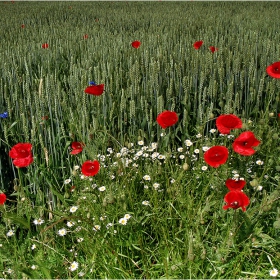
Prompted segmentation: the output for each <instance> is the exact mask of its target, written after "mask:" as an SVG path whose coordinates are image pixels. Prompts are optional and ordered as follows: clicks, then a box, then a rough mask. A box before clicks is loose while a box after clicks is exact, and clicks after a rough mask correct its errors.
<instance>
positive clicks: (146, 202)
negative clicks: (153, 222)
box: [142, 200, 150, 206]
mask: <svg viewBox="0 0 280 280" xmlns="http://www.w3.org/2000/svg"><path fill="white" fill-rule="evenodd" d="M142 204H143V205H145V206H148V205H150V202H149V201H148V200H144V201H142Z"/></svg>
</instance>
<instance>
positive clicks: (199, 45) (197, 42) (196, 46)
mask: <svg viewBox="0 0 280 280" xmlns="http://www.w3.org/2000/svg"><path fill="white" fill-rule="evenodd" d="M202 44H203V41H196V42H195V43H194V44H193V47H194V48H195V49H196V50H198V49H199V48H200V47H201V46H202Z"/></svg>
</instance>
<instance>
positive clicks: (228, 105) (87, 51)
mask: <svg viewBox="0 0 280 280" xmlns="http://www.w3.org/2000/svg"><path fill="white" fill-rule="evenodd" d="M277 9H279V4H278V3H269V2H266V3H262V2H260V3H257V2H256V3H255V2H253V3H250V2H238V3H226V2H219V3H210V2H202V3H198V2H197V3H193V2H190V3H189V2H168V3H167V2H42V3H41V2H37V3H35V2H15V3H14V4H12V2H7V3H6V2H2V3H0V10H1V12H0V14H1V17H0V18H1V20H0V22H1V26H2V27H1V30H0V38H1V47H0V61H1V64H0V79H1V83H0V113H2V112H4V111H7V112H8V114H9V117H8V118H7V119H0V128H1V130H0V140H1V141H0V152H1V157H0V184H1V190H2V191H4V192H5V193H7V195H8V198H9V201H8V203H7V205H6V206H5V207H4V208H1V212H2V222H1V224H0V226H1V231H2V235H1V236H0V242H1V243H2V246H3V248H0V249H1V250H0V253H1V256H2V258H1V262H0V267H1V269H2V271H3V272H2V275H3V277H6V278H10V277H13V278H15V277H16V278H22V277H30V278H42V277H43V278H70V277H71V278H72V277H73V278H75V277H76V278H77V277H86V278H160V277H164V278H240V277H248V278H253V277H258V278H267V276H269V272H268V271H269V269H271V264H270V263H269V260H268V258H267V255H268V256H270V258H272V259H273V263H274V265H275V266H277V265H278V267H279V264H280V263H279V252H278V251H277V248H278V246H279V237H278V235H279V226H278V224H277V223H279V209H278V208H279V207H278V206H277V201H278V199H279V175H278V173H279V162H280V161H279V156H278V152H279V122H277V113H279V97H280V96H279V92H280V84H279V81H278V80H277V79H273V78H271V77H269V76H268V75H266V71H265V69H266V67H267V66H268V65H270V64H271V63H273V62H275V61H278V60H279V57H280V49H279V44H278V42H279V40H280V35H279V24H278V22H277V20H275V19H276V18H277V16H278V14H277V13H278V10H277ZM256 15H257V16H256ZM22 24H24V28H23V27H21V25H22ZM85 34H88V38H87V39H84V37H83V36H84V35H85ZM134 40H139V41H141V43H142V44H141V46H140V48H139V49H134V48H132V47H131V45H130V44H131V42H132V41H134ZM198 40H203V41H204V43H203V45H202V47H201V48H200V49H199V50H195V49H194V48H193V43H194V42H195V41H198ZM43 43H48V44H49V48H48V49H43V48H42V44H43ZM210 46H215V47H217V48H218V51H217V52H215V53H211V52H210V50H209V49H208V48H209V47H210ZM90 81H95V82H96V83H97V84H101V83H104V84H105V92H104V93H103V95H101V96H98V97H97V96H90V95H87V94H85V93H84V89H85V88H86V87H87V86H88V84H89V82H90ZM164 110H172V111H176V112H177V113H178V115H179V122H178V123H177V124H176V126H174V127H171V128H170V129H168V130H166V135H165V136H162V133H163V130H162V129H161V128H160V127H159V126H158V124H157V123H156V121H155V120H156V117H157V115H158V114H159V113H161V112H162V111H164ZM229 113H233V114H236V115H238V116H239V117H240V118H241V119H242V120H243V122H244V127H243V130H248V129H250V130H253V131H254V133H255V134H256V135H257V137H258V138H259V139H261V141H262V145H261V148H259V149H258V151H257V153H256V155H254V156H253V157H252V158H250V159H248V158H244V157H241V156H236V155H235V156H234V155H233V156H231V158H230V162H229V163H228V164H227V165H225V166H223V167H221V168H220V169H219V170H216V169H215V170H214V169H211V168H209V167H208V169H207V170H206V171H202V169H201V168H202V166H205V162H204V160H203V151H202V147H204V146H208V147H210V146H213V145H219V144H221V145H226V146H230V145H231V143H232V139H227V138H226V137H221V136H218V134H217V133H216V134H212V133H211V132H210V130H211V129H213V128H216V127H215V118H216V117H217V116H219V115H220V114H229ZM199 134H200V135H201V137H200V138H199V137H198V135H199ZM237 135H238V133H237V132H236V133H233V137H236V136H237ZM186 139H190V140H191V141H193V146H191V147H189V148H188V147H186V146H185V145H184V141H185V140H186ZM138 140H143V141H144V143H145V145H146V146H147V147H148V146H150V145H151V143H153V142H156V143H157V148H156V149H151V152H149V153H148V156H147V158H144V157H140V156H138V157H136V153H137V152H138V151H140V150H141V146H140V145H138V144H137V142H138ZM73 141H81V142H84V143H85V150H84V152H83V153H82V154H81V155H78V156H71V155H70V154H69V147H70V144H71V142H73ZM19 142H30V143H32V145H33V149H32V153H33V155H34V163H33V164H32V165H30V166H29V167H28V168H26V169H17V168H15V167H14V166H13V164H12V162H11V160H10V159H9V156H8V153H9V150H10V149H11V147H12V146H13V145H14V144H16V143H19ZM132 144H134V146H133V145H132ZM123 147H126V148H127V149H128V152H127V153H124V152H121V151H122V150H121V149H122V148H123ZM179 147H182V148H183V150H184V152H183V153H181V152H178V150H177V148H179ZM108 148H112V151H113V152H112V153H110V152H108V150H107V149H108ZM195 149H199V153H198V154H196V153H195V152H194V151H195ZM141 151H142V150H141ZM153 152H158V153H160V154H162V155H163V156H165V160H160V159H154V160H153V159H152V153H153ZM118 153H120V154H118ZM182 155H184V157H181V158H180V156H182ZM103 158H104V159H103ZM87 159H98V160H99V161H100V162H102V167H101V170H100V173H99V174H98V176H96V177H94V179H93V181H90V180H89V179H83V178H81V177H80V175H81V173H80V171H79V170H78V171H77V170H74V166H76V165H77V166H80V165H81V164H82V163H83V162H84V161H85V160H87ZM258 159H261V160H263V161H264V165H263V166H258V165H257V164H256V160H258ZM184 164H188V166H189V169H188V170H184V169H183V166H184ZM185 167H186V165H185ZM185 169H186V168H185ZM235 170H237V172H238V173H239V174H240V176H241V177H245V180H246V182H247V189H246V191H245V192H246V194H248V195H250V199H251V205H252V206H251V205H250V207H251V208H250V209H248V211H247V212H245V213H242V212H241V211H236V212H235V213H233V211H224V210H222V205H223V196H224V194H225V193H226V188H225V186H224V181H225V180H226V179H227V178H229V177H231V176H232V175H233V173H232V172H233V171H235ZM248 170H250V172H249V171H248ZM145 175H150V176H151V178H152V179H151V181H150V182H145V181H144V180H143V177H144V176H145ZM68 178H71V185H68V184H66V183H65V180H66V179H68ZM172 179H174V180H175V182H173V180H172ZM254 180H255V181H254ZM171 182H173V183H171ZM250 182H251V183H250ZM154 183H159V184H160V188H159V189H157V188H155V187H154V186H153V184H154ZM72 185H73V186H76V188H75V191H74V192H71V191H69V190H70V187H71V186H72ZM101 186H105V187H106V191H104V192H102V191H99V190H98V188H99V187H101ZM144 186H147V187H144ZM258 186H262V187H263V190H262V191H258V189H257V188H256V187H258ZM143 201H149V204H148V205H147V206H145V205H143V204H142V202H143ZM73 205H74V206H75V205H77V206H78V207H79V208H78V211H77V213H72V214H71V213H70V212H69V209H70V207H71V206H73ZM126 213H130V214H131V216H132V218H131V219H129V220H128V223H127V225H125V226H122V225H120V224H119V223H118V221H119V219H120V218H121V217H122V216H123V215H124V214H126ZM105 216H106V217H105ZM38 218H41V219H44V221H45V223H44V224H43V225H34V223H33V221H34V219H38ZM100 219H101V220H100ZM67 221H72V222H73V223H75V227H73V228H74V229H72V228H69V229H68V233H67V235H66V236H65V237H61V236H58V234H57V232H58V230H59V229H61V228H63V227H65V228H66V222H67ZM109 222H110V223H112V226H108V223H109ZM96 225H101V229H100V230H96V228H95V230H93V228H94V227H95V226H96ZM106 225H107V227H106ZM8 230H14V233H15V235H13V236H11V237H7V235H6V233H7V232H8ZM80 238H83V241H82V242H78V241H77V240H80ZM32 244H35V245H36V247H37V248H36V249H34V250H32V249H31V246H32ZM11 250H12V251H11ZM7 252H9V253H7ZM10 252H12V253H10ZM75 253H76V254H77V255H75ZM74 260H77V261H78V263H79V270H77V271H75V272H71V271H70V270H69V269H68V267H69V265H70V263H72V262H73V261H74ZM32 265H36V269H31V266H32ZM9 269H11V270H12V272H11V271H10V270H9ZM9 272H11V274H9ZM78 273H80V274H78ZM82 273H85V274H84V275H82Z"/></svg>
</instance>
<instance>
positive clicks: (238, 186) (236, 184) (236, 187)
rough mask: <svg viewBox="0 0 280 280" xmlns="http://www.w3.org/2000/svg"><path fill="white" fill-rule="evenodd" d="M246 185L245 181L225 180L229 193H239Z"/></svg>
mask: <svg viewBox="0 0 280 280" xmlns="http://www.w3.org/2000/svg"><path fill="white" fill-rule="evenodd" d="M245 185H246V182H245V180H234V179H227V180H226V186H227V188H228V189H229V190H230V191H241V190H242V189H243V188H244V187H245Z"/></svg>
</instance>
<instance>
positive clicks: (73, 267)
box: [69, 262, 79, 271]
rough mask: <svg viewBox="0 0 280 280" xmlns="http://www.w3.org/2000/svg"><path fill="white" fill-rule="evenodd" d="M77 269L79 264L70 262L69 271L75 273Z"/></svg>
mask: <svg viewBox="0 0 280 280" xmlns="http://www.w3.org/2000/svg"><path fill="white" fill-rule="evenodd" d="M78 267H79V264H78V263H77V262H72V263H71V265H70V267H69V269H70V270H71V271H75V270H76V269H77V268H78Z"/></svg>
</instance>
